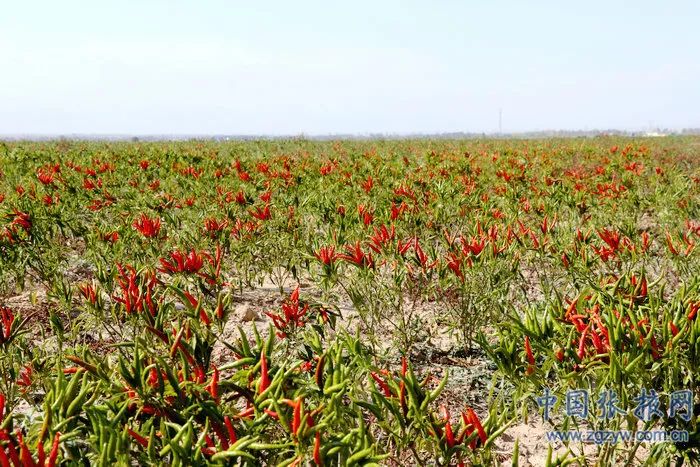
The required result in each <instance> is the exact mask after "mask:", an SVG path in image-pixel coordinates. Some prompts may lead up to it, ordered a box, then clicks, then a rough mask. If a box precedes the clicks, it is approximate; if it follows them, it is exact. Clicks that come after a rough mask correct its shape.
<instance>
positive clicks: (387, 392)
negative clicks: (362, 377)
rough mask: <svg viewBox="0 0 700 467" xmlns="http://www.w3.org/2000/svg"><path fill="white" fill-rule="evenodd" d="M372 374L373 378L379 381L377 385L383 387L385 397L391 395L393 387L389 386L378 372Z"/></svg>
mask: <svg viewBox="0 0 700 467" xmlns="http://www.w3.org/2000/svg"><path fill="white" fill-rule="evenodd" d="M370 376H371V377H372V379H373V380H374V381H375V382H376V383H377V385H378V386H379V387H380V388H381V390H382V392H384V396H385V397H391V389H390V388H389V385H388V384H386V381H384V380H383V379H382V378H381V377H380V376H379V375H378V374H377V373H376V372H374V371H373V372H371V373H370Z"/></svg>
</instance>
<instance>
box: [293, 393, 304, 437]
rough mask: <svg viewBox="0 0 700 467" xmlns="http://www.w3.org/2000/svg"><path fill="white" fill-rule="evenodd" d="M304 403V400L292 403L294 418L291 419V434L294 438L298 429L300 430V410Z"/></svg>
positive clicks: (300, 399) (297, 433)
mask: <svg viewBox="0 0 700 467" xmlns="http://www.w3.org/2000/svg"><path fill="white" fill-rule="evenodd" d="M303 403H304V399H302V398H299V399H297V400H296V402H295V403H294V417H293V419H292V433H294V435H295V436H298V435H299V428H301V409H302V405H303Z"/></svg>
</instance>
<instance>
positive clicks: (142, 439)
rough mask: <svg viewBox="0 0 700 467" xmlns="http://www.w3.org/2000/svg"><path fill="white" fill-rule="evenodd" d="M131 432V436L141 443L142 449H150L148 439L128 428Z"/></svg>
mask: <svg viewBox="0 0 700 467" xmlns="http://www.w3.org/2000/svg"><path fill="white" fill-rule="evenodd" d="M126 431H128V432H129V435H131V437H132V438H134V440H135V441H136V442H137V443H139V444H140V445H141V446H142V447H144V448H147V447H148V439H147V438H146V437H145V436H141V435H140V434H138V433H136V432H135V431H134V430H132V429H131V428H127V430H126Z"/></svg>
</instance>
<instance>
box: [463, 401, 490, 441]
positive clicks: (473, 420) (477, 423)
mask: <svg viewBox="0 0 700 467" xmlns="http://www.w3.org/2000/svg"><path fill="white" fill-rule="evenodd" d="M466 417H467V420H468V421H469V422H470V424H472V425H473V426H474V428H476V431H477V432H478V433H479V439H480V440H481V445H482V446H484V445H486V441H487V440H488V436H486V431H485V430H484V427H483V426H482V425H481V420H479V417H478V416H477V415H476V412H474V410H473V409H472V408H471V407H467V409H466Z"/></svg>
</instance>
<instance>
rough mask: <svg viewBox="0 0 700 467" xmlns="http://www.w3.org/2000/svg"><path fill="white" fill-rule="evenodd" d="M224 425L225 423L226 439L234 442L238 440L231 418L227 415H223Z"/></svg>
mask: <svg viewBox="0 0 700 467" xmlns="http://www.w3.org/2000/svg"><path fill="white" fill-rule="evenodd" d="M224 425H226V431H228V440H229V441H230V442H231V443H235V442H236V441H237V440H238V437H237V436H236V430H234V429H233V424H232V423H231V418H230V417H229V416H228V415H226V416H225V417H224Z"/></svg>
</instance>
